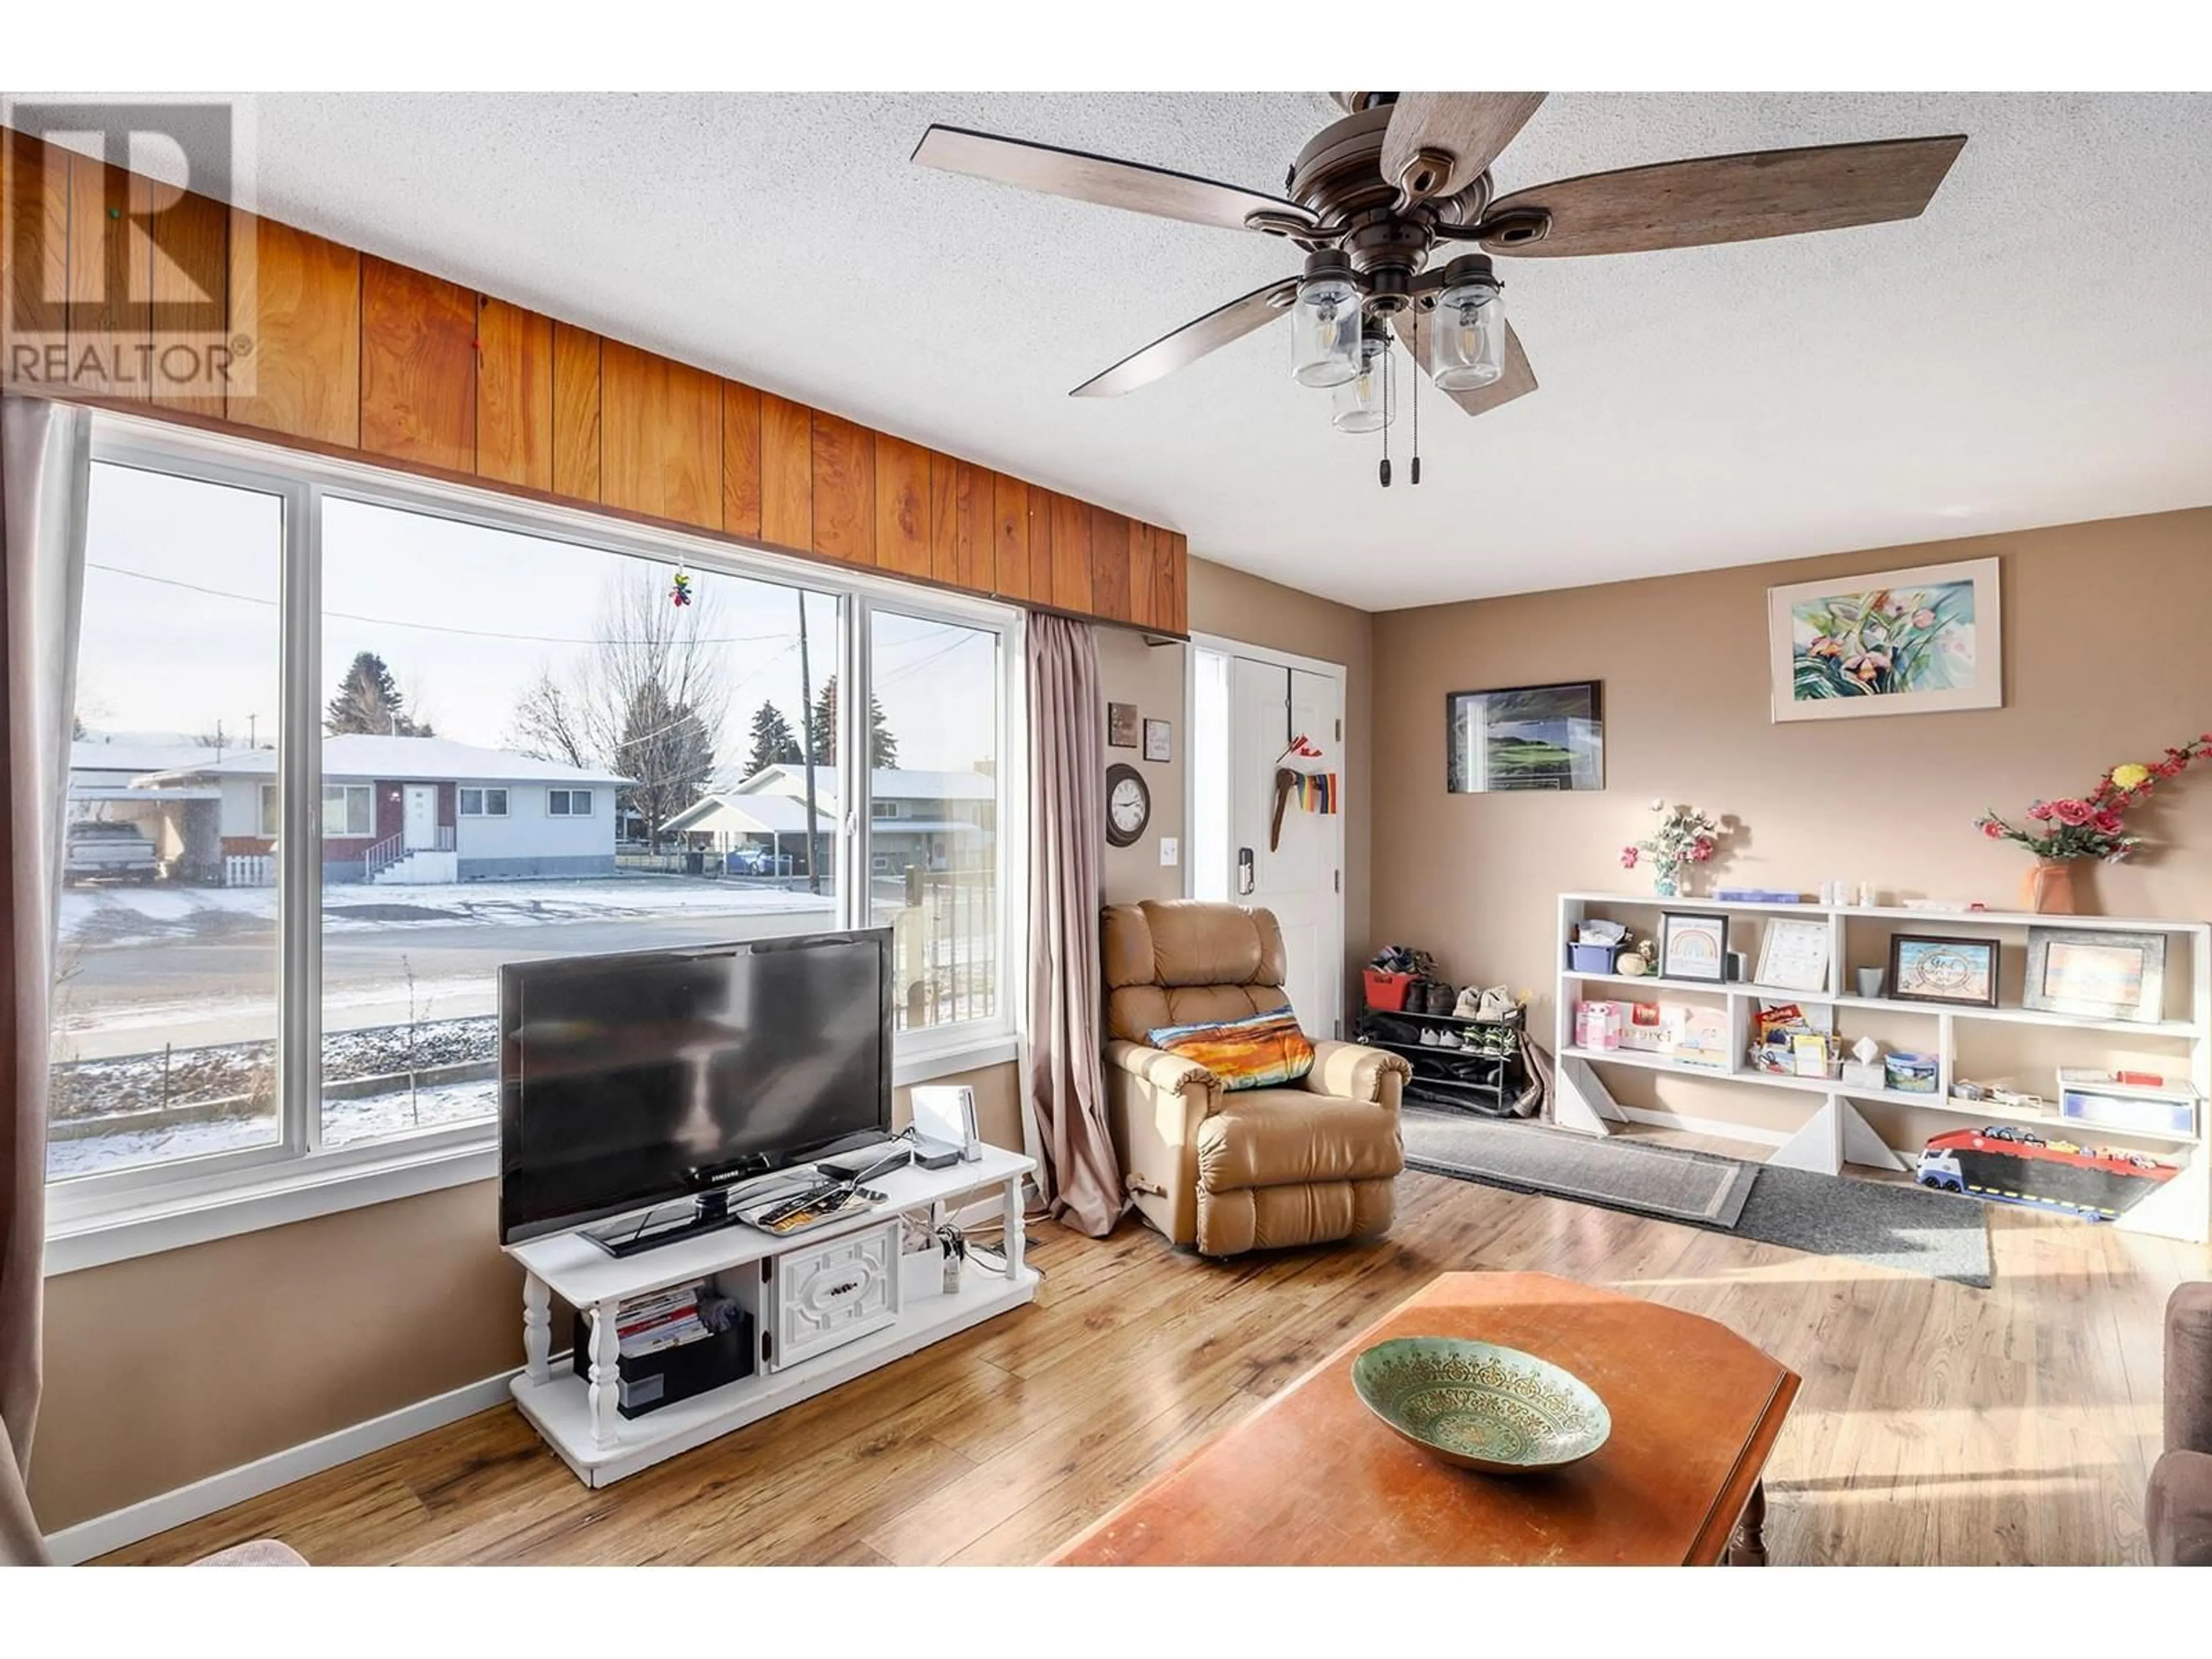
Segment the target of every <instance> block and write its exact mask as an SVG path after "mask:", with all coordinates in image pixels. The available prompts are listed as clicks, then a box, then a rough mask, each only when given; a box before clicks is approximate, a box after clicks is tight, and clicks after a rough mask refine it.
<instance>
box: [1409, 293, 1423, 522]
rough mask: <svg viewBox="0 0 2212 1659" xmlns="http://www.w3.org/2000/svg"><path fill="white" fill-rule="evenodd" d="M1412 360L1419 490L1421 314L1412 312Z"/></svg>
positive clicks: (1415, 469) (1415, 472)
mask: <svg viewBox="0 0 2212 1659" xmlns="http://www.w3.org/2000/svg"><path fill="white" fill-rule="evenodd" d="M1410 355H1411V356H1412V357H1413V484H1414V486H1415V488H1417V489H1418V488H1419V485H1420V482H1421V313H1420V310H1419V307H1415V309H1414V312H1413V347H1412V349H1411V354H1410Z"/></svg>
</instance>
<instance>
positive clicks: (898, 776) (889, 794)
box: [732, 766, 999, 806]
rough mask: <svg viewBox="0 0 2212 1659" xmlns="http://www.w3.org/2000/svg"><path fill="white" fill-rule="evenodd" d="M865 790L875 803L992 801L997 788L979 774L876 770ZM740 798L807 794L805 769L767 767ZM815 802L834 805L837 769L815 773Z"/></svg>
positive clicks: (745, 783)
mask: <svg viewBox="0 0 2212 1659" xmlns="http://www.w3.org/2000/svg"><path fill="white" fill-rule="evenodd" d="M868 787H869V789H870V791H871V792H872V793H873V794H874V796H875V798H876V799H878V800H994V799H997V798H998V793H999V786H998V783H997V781H995V780H994V779H991V778H987V777H985V776H984V775H982V774H981V772H921V771H908V770H906V769H903V768H898V767H880V766H879V767H878V768H877V769H875V771H874V772H873V773H872V774H871V775H870V777H869V780H868ZM732 793H736V794H740V795H756V794H769V795H793V796H804V795H805V793H806V769H805V767H804V766H769V767H763V769H761V770H759V771H757V772H756V773H754V774H753V775H752V776H750V777H749V778H747V779H745V780H744V781H743V782H741V783H739V784H738V786H737V788H736V789H735V790H734V791H733V792H732ZM814 799H815V800H816V802H817V804H821V803H827V804H828V805H831V806H835V805H836V803H837V769H836V767H834V766H817V767H816V768H815V769H814Z"/></svg>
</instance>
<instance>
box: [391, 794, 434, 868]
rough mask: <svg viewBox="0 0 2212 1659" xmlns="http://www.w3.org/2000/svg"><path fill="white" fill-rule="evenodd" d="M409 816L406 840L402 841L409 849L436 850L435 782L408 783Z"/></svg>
mask: <svg viewBox="0 0 2212 1659" xmlns="http://www.w3.org/2000/svg"><path fill="white" fill-rule="evenodd" d="M406 789H407V795H406V799H407V817H406V821H405V824H404V831H405V835H406V837H407V838H406V840H404V842H401V843H400V845H401V846H403V847H404V848H406V849H407V851H409V852H410V853H414V852H426V853H427V852H435V851H436V850H437V847H438V786H437V785H436V784H435V783H410V784H409V785H407V787H406Z"/></svg>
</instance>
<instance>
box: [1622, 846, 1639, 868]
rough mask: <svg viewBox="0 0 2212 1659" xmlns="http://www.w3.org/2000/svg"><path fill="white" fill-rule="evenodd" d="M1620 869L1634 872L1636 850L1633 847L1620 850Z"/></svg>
mask: <svg viewBox="0 0 2212 1659" xmlns="http://www.w3.org/2000/svg"><path fill="white" fill-rule="evenodd" d="M1620 867H1621V868H1622V869H1624V870H1633V869H1634V868H1635V867H1636V849H1635V848H1633V847H1624V848H1621V849H1620Z"/></svg>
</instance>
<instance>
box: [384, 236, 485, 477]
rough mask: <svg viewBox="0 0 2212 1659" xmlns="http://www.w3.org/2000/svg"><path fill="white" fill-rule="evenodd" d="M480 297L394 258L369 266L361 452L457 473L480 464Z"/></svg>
mask: <svg viewBox="0 0 2212 1659" xmlns="http://www.w3.org/2000/svg"><path fill="white" fill-rule="evenodd" d="M476 346H477V297H476V295H473V294H471V293H470V292H469V291H468V289H465V288H462V287H459V285H457V284H455V283H447V282H442V281H441V280H440V279H439V278H437V277H435V276H425V275H423V273H422V272H421V271H419V270H410V269H409V268H408V267H407V266H405V265H396V264H392V262H391V261H390V260H388V259H379V258H373V257H369V256H364V257H363V258H362V264H361V447H362V448H363V449H365V450H367V451H368V452H369V453H371V454H373V455H388V456H390V457H391V458H392V459H393V460H395V461H414V462H416V463H419V464H420V465H423V466H436V467H443V468H445V469H447V471H453V472H472V471H475V470H476V464H477V350H476Z"/></svg>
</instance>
